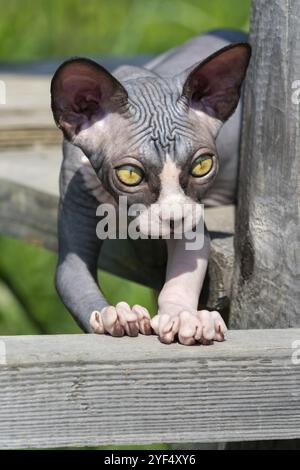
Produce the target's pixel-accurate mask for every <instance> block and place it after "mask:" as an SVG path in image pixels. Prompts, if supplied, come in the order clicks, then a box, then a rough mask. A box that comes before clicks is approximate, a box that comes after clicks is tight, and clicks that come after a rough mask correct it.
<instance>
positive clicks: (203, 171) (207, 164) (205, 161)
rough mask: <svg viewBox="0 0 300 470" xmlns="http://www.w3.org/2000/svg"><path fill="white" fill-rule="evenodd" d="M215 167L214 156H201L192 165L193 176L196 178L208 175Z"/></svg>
mask: <svg viewBox="0 0 300 470" xmlns="http://www.w3.org/2000/svg"><path fill="white" fill-rule="evenodd" d="M212 166H213V158H212V155H208V154H204V155H200V156H199V157H198V158H196V160H195V161H194V162H193V164H192V168H191V175H192V176H194V177H195V178H199V177H201V176H205V175H207V174H208V173H209V172H210V170H211V169H212Z"/></svg>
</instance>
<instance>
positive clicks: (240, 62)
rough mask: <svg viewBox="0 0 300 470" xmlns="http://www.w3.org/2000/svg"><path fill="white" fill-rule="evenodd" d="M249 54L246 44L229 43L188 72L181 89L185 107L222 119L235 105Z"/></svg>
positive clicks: (248, 47)
mask: <svg viewBox="0 0 300 470" xmlns="http://www.w3.org/2000/svg"><path fill="white" fill-rule="evenodd" d="M250 56H251V47H250V45H249V44H247V43H237V44H232V45H230V46H227V47H224V48H223V49H220V50H219V51H217V52H216V53H215V54H213V55H211V56H209V57H208V58H207V59H205V60H204V61H203V62H201V63H200V64H198V65H197V66H196V67H194V68H193V69H192V70H191V71H189V73H188V76H187V78H186V80H185V83H184V86H183V92H182V95H183V97H184V98H185V99H187V100H188V104H189V106H190V107H191V108H193V109H195V110H196V111H203V112H204V113H206V114H208V115H209V116H212V117H214V118H216V119H218V120H220V121H223V122H224V121H226V120H227V119H228V118H229V117H230V116H231V114H232V113H233V112H234V110H235V108H236V107H237V105H238V102H239V98H240V93H241V85H242V82H243V79H244V78H245V75H246V71H247V67H248V64H249V60H250Z"/></svg>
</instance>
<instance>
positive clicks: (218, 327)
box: [151, 232, 227, 345]
mask: <svg viewBox="0 0 300 470" xmlns="http://www.w3.org/2000/svg"><path fill="white" fill-rule="evenodd" d="M167 245H168V264H167V273H166V282H165V285H164V287H163V289H162V291H161V292H160V295H159V298H158V313H157V315H156V316H155V317H154V318H153V319H152V320H151V326H152V328H153V330H154V331H155V333H156V334H157V335H158V336H159V338H160V340H161V341H162V342H164V343H172V342H173V341H174V340H175V338H177V337H178V340H179V342H180V343H182V344H185V345H192V344H195V343H198V342H201V343H203V344H209V343H211V342H212V341H214V340H215V341H223V340H224V335H225V332H226V330H227V328H226V325H225V323H224V321H223V319H222V317H221V315H220V314H219V312H216V311H213V312H209V311H208V310H201V311H198V310H197V306H198V300H199V296H200V292H201V289H202V285H203V281H204V277H205V273H206V269H207V264H208V257H209V252H210V239H209V235H208V233H207V232H206V233H205V236H204V244H203V247H202V248H201V249H199V250H191V251H187V250H186V248H185V240H184V239H183V240H168V241H167Z"/></svg>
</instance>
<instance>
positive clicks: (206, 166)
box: [51, 31, 251, 345]
mask: <svg viewBox="0 0 300 470" xmlns="http://www.w3.org/2000/svg"><path fill="white" fill-rule="evenodd" d="M250 54H251V50H250V46H249V45H248V44H247V43H246V42H245V37H244V36H243V35H242V34H241V33H238V32H225V31H224V32H222V31H216V32H212V33H209V34H206V35H202V36H198V37H196V38H194V39H192V40H190V41H188V42H187V43H185V44H183V45H182V46H180V47H178V48H176V49H173V50H171V51H169V52H167V53H165V54H163V55H161V56H159V57H158V58H157V59H155V60H153V61H151V62H150V63H148V64H146V65H145V66H144V67H133V66H122V67H120V68H118V69H117V70H116V71H115V72H114V73H113V74H111V73H109V72H108V71H107V70H105V69H104V68H103V67H102V66H100V65H98V64H97V63H96V62H93V61H91V60H89V59H82V58H75V59H71V60H69V61H66V62H64V63H63V64H62V65H61V66H60V67H59V69H58V70H57V71H56V73H55V75H54V77H53V79H52V84H51V97H52V110H53V115H54V119H55V122H56V124H57V125H58V127H59V128H60V129H61V130H62V132H63V134H64V144H63V155H64V158H63V163H62V168H61V176H60V191H61V198H60V208H59V227H58V233H59V259H58V266H57V271H56V287H57V290H58V293H59V295H60V296H61V298H62V300H63V302H64V304H65V305H66V306H67V308H68V309H69V310H70V312H71V313H72V315H73V316H74V318H75V319H76V321H77V322H78V323H79V325H80V326H81V327H82V328H83V330H84V331H86V332H94V333H99V334H102V333H109V334H111V335H113V336H122V335H124V334H127V335H129V336H136V335H137V334H138V333H139V332H140V333H142V334H146V335H147V334H151V333H152V332H154V333H155V334H157V335H158V336H159V338H160V340H161V341H162V342H165V343H171V342H173V341H174V340H178V341H179V342H180V343H182V344H185V345H191V344H195V343H197V342H198V343H204V344H208V343H211V342H213V340H216V341H222V340H223V339H224V334H225V332H226V326H225V323H224V322H223V320H222V318H221V316H220V314H219V313H218V312H217V311H212V312H209V311H208V310H200V311H199V310H198V299H199V295H200V292H201V288H202V284H203V281H204V277H205V273H206V269H207V264H208V258H209V251H210V240H209V234H208V231H207V230H204V241H203V244H202V246H201V247H199V248H197V249H195V250H187V249H186V233H187V232H188V231H189V230H193V228H194V226H193V224H195V221H194V222H193V223H192V222H191V223H190V227H188V229H187V231H186V230H185V233H183V236H182V237H181V238H176V237H174V236H172V230H173V231H174V227H175V228H176V226H177V224H179V222H180V223H182V218H183V216H182V213H180V211H179V212H178V211H177V209H178V207H181V206H182V207H183V206H187V207H190V208H191V211H194V210H196V212H197V207H198V206H199V205H200V204H205V205H207V206H213V205H219V204H228V203H232V202H233V201H234V199H235V191H236V178H237V167H238V153H239V135H240V122H241V104H240V103H239V101H240V94H241V86H242V82H243V79H244V77H245V74H246V70H247V66H248V62H249V59H250ZM224 123H225V124H224ZM120 196H126V198H127V201H128V206H129V208H130V207H131V206H132V205H133V204H143V207H144V210H143V211H141V212H140V214H139V215H138V217H137V218H136V222H137V224H138V227H139V230H140V232H141V233H142V234H144V235H146V236H149V237H151V236H156V235H157V234H160V235H161V234H164V231H166V233H167V231H168V230H171V232H170V234H171V235H170V237H169V239H166V244H167V251H168V261H167V268H166V279H165V284H164V286H163V288H162V290H161V292H160V294H159V297H158V311H157V315H155V316H154V317H153V318H152V319H150V316H149V313H148V311H147V310H146V309H145V308H144V307H143V306H141V305H134V306H133V307H130V306H129V305H128V304H127V303H126V302H120V303H118V304H117V305H109V304H108V302H107V300H106V299H105V298H104V296H103V294H102V293H101V290H100V288H99V286H98V282H97V261H98V256H99V253H100V249H101V244H102V241H101V239H100V238H99V237H98V236H97V234H96V226H97V223H98V222H99V217H97V214H96V210H97V207H98V206H99V204H103V203H109V204H112V205H113V206H114V207H117V206H118V202H119V198H120ZM154 206H155V210H152V209H153V208H154ZM166 206H167V207H168V208H171V209H172V208H173V207H174V211H173V212H172V211H170V212H168V211H167V213H165V212H164V210H163V208H164V207H166ZM175 208H177V209H175ZM176 211H177V212H176ZM170 214H171V216H170ZM184 214H185V212H184ZM149 217H150V219H151V224H149V223H148V221H149ZM192 219H193V218H192ZM192 219H191V220H192ZM100 256H101V254H100Z"/></svg>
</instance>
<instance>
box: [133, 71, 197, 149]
mask: <svg viewBox="0 0 300 470" xmlns="http://www.w3.org/2000/svg"><path fill="white" fill-rule="evenodd" d="M126 85H127V86H126V87H127V90H128V95H129V109H130V112H131V119H130V121H131V133H130V134H131V140H132V143H133V144H135V145H137V146H142V145H143V144H144V143H145V142H149V141H151V142H153V145H154V147H155V149H156V151H157V152H158V153H161V154H162V155H165V154H166V152H168V153H169V154H174V153H175V148H176V143H177V141H178V139H179V138H180V137H185V138H187V139H191V140H195V129H194V126H193V123H192V122H191V121H190V120H189V118H188V113H187V112H186V110H185V109H184V107H183V106H182V105H180V103H179V102H178V99H179V96H180V95H179V93H178V88H177V86H174V87H172V83H171V82H170V80H169V81H168V80H166V79H162V78H160V77H157V78H151V79H150V78H149V77H148V78H147V79H145V78H141V79H138V80H134V81H132V82H128V83H127V84H126Z"/></svg>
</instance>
